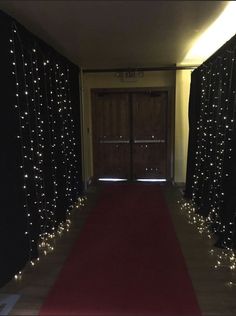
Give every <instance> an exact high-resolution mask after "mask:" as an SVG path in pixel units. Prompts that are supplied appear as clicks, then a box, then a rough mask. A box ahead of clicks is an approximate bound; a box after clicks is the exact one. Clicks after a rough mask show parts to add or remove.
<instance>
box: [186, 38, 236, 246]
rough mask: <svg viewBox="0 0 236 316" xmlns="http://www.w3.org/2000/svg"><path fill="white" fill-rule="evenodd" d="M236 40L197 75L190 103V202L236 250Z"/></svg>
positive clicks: (220, 241) (220, 239)
mask: <svg viewBox="0 0 236 316" xmlns="http://www.w3.org/2000/svg"><path fill="white" fill-rule="evenodd" d="M235 113H236V37H235V36H234V37H233V38H232V39H231V40H230V41H228V42H227V43H226V44H225V45H224V46H223V47H222V48H221V49H219V50H218V51H217V52H216V53H215V54H214V55H213V56H212V57H210V58H209V59H208V60H207V61H206V62H204V63H203V64H202V65H201V66H200V67H198V68H197V69H195V70H194V71H193V73H192V78H191V90H190V100H189V147H188V161H187V176H186V188H185V197H186V198H188V199H192V201H193V202H194V205H195V208H196V211H197V213H199V214H200V215H202V216H204V217H205V218H206V221H207V223H208V224H209V227H210V229H211V230H212V232H213V233H215V234H216V235H217V236H218V241H217V243H216V245H217V246H219V247H223V248H232V247H235V209H236V195H235V192H236V191H235V190H236V187H235V176H236V174H235V170H236V168H235V151H236V135H235V133H236V132H235V131H236V121H235V120H236V117H235Z"/></svg>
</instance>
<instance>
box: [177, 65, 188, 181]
mask: <svg viewBox="0 0 236 316" xmlns="http://www.w3.org/2000/svg"><path fill="white" fill-rule="evenodd" d="M190 79H191V70H177V71H176V89H175V167H174V170H175V174H174V179H175V182H177V183H183V182H185V178H186V165H187V150H188V101H189V92H190Z"/></svg>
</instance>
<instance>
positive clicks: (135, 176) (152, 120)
mask: <svg viewBox="0 0 236 316" xmlns="http://www.w3.org/2000/svg"><path fill="white" fill-rule="evenodd" d="M168 113H169V109H168V91H133V92H132V91H129V92H126V91H118V92H116V91H114V90H111V91H109V90H102V91H101V90H94V91H93V92H92V127H93V162H94V177H95V179H104V180H106V179H126V180H145V179H150V180H157V181H166V180H168V179H169V177H170V153H169V150H168V149H169V132H168V131H169V118H168V117H169V115H168Z"/></svg>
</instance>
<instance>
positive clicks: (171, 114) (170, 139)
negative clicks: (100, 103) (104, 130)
mask: <svg viewBox="0 0 236 316" xmlns="http://www.w3.org/2000/svg"><path fill="white" fill-rule="evenodd" d="M160 91H162V92H163V91H164V92H167V182H169V183H170V182H171V183H173V181H174V180H173V179H174V153H175V152H174V150H175V148H174V139H175V104H174V88H172V87H142V88H140V87H137V88H94V89H91V125H92V126H91V131H92V133H91V135H92V147H94V143H93V106H94V102H95V95H96V94H97V93H135V92H147V93H148V92H160ZM130 99H131V98H130ZM130 102H131V101H130ZM92 153H93V148H92ZM92 162H93V166H94V155H93V154H92Z"/></svg>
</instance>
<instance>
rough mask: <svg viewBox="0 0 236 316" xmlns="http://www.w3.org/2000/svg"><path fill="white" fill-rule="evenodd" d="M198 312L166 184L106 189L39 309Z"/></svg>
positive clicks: (111, 314) (79, 314)
mask: <svg viewBox="0 0 236 316" xmlns="http://www.w3.org/2000/svg"><path fill="white" fill-rule="evenodd" d="M52 269H53V267H52ZM200 314H201V313H200V310H199V307H198V304H197V301H196V298H195V295H194V291H193V288H192V285H191V281H190V279H189V276H188V272H187V270H186V266H185V263H184V258H183V255H182V253H181V250H180V248H179V245H178V242H177V240H176V236H175V232H174V228H173V226H172V223H171V219H170V215H169V213H168V208H167V205H166V203H165V200H164V197H163V195H162V193H161V188H160V187H159V186H158V185H142V184H140V185H139V184H127V185H111V186H108V187H106V188H105V189H104V191H103V193H102V195H101V197H100V199H99V201H98V203H97V205H96V207H95V208H94V210H93V212H92V213H91V214H90V217H89V218H88V221H87V223H86V225H85V227H84V229H83V231H82V233H81V234H80V236H79V238H78V240H77V242H76V243H75V245H74V247H73V249H72V252H71V254H70V255H69V257H68V259H67V261H66V263H65V266H64V267H63V269H62V271H61V273H60V275H59V277H58V279H57V281H56V283H55V285H54V287H53V288H52V290H51V292H50V293H49V296H48V298H47V300H46V302H45V303H44V305H43V307H42V309H41V312H40V315H76V316H177V315H178V316H199V315H200Z"/></svg>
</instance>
